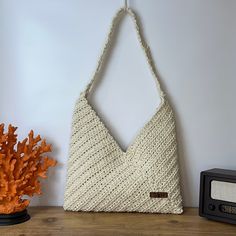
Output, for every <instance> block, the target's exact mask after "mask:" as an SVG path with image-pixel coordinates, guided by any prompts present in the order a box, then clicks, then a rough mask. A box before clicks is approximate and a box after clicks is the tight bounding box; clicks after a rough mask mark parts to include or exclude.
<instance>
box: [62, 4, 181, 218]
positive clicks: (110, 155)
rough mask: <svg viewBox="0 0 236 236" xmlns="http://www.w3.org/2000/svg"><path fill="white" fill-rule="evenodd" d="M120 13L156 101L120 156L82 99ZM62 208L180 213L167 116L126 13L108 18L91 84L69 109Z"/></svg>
mask: <svg viewBox="0 0 236 236" xmlns="http://www.w3.org/2000/svg"><path fill="white" fill-rule="evenodd" d="M126 14H128V15H129V16H130V17H131V18H132V20H133V22H134V25H135V28H136V31H137V36H138V39H139V42H140V45H141V47H142V49H143V51H144V55H145V56H146V58H147V62H148V65H149V66H150V69H151V72H152V74H153V76H154V78H155V81H156V83H157V89H158V91H159V94H160V100H161V102H160V105H159V106H158V108H157V110H156V112H155V114H154V115H153V117H152V118H151V119H150V120H149V121H148V122H147V123H146V124H145V125H144V127H143V128H142V129H141V131H140V132H139V134H138V135H137V136H136V138H135V140H134V141H133V143H132V144H131V145H130V146H129V147H128V149H127V151H123V150H122V149H121V148H120V147H119V145H118V143H117V142H116V141H115V139H114V138H113V136H112V135H111V134H110V132H109V131H108V129H107V127H106V126H105V124H104V123H103V122H102V121H101V119H100V118H99V116H98V115H97V113H96V112H95V110H94V109H93V107H92V106H91V105H90V104H89V102H88V99H87V96H88V93H89V92H90V90H91V87H92V85H93V83H94V81H95V80H96V78H97V77H98V73H99V72H100V69H101V65H102V63H103V61H104V58H105V54H106V52H107V50H108V49H109V46H110V44H111V39H112V35H113V33H114V30H115V27H116V26H117V24H118V22H119V19H120V18H121V17H123V16H124V15H126ZM64 209H65V210H70V211H95V212H98V211H106V212H150V213H174V214H180V213H182V211H183V210H182V197H181V193H180V181H179V166H178V158H177V142H176V130H175V119H174V115H173V111H172V109H171V107H170V105H169V103H168V101H167V98H166V96H164V93H163V91H162V89H161V87H160V84H159V81H158V76H157V73H156V71H155V68H154V64H153V62H152V58H151V53H150V50H149V47H148V46H147V44H146V43H145V41H144V38H143V36H142V34H141V30H140V26H139V24H138V21H137V17H136V15H135V13H134V12H133V11H132V10H131V9H130V8H121V9H120V10H119V11H118V12H117V13H116V15H115V17H114V18H113V21H112V24H111V28H110V32H109V34H108V37H107V41H106V44H105V47H104V49H103V51H102V54H101V56H100V58H99V61H98V66H97V69H96V71H95V74H94V76H93V79H92V81H91V82H90V83H89V84H88V85H87V88H86V89H85V91H84V92H82V93H81V94H80V97H79V98H78V100H77V102H76V105H75V109H74V113H73V121H72V133H71V142H70V151H69V160H68V169H67V182H66V190H65V196H64Z"/></svg>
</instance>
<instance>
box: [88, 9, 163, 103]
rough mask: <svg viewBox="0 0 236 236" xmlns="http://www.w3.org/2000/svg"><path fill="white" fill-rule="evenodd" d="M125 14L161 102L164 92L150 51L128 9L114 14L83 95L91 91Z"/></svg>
mask: <svg viewBox="0 0 236 236" xmlns="http://www.w3.org/2000/svg"><path fill="white" fill-rule="evenodd" d="M125 14H128V15H129V16H130V17H131V18H132V20H133V22H134V25H135V29H136V32H137V36H138V41H139V43H140V45H141V47H142V49H143V51H144V55H145V57H146V59H147V63H148V65H149V68H150V70H151V72H152V75H153V76H154V78H155V81H156V85H157V89H158V92H159V95H160V98H161V100H163V98H164V92H163V91H162V89H161V86H160V83H159V80H158V74H157V71H156V69H155V65H154V62H153V60H152V55H151V51H150V48H149V46H148V45H147V43H146V41H145V39H144V37H143V34H142V32H141V27H140V25H139V22H138V19H137V16H136V14H135V13H134V11H133V10H131V9H130V8H126V7H125V8H121V9H120V10H118V11H117V13H116V14H115V16H114V18H113V20H112V23H111V26H110V30H109V34H108V36H107V40H106V43H105V46H104V48H103V50H102V53H101V55H100V57H99V60H98V63H97V68H96V70H95V72H94V75H93V77H92V80H91V81H90V83H89V84H88V85H87V87H86V90H85V95H86V96H87V95H88V93H89V92H90V91H91V89H92V86H93V84H94V82H95V80H96V79H97V77H98V74H99V73H100V71H101V67H102V65H103V62H104V60H105V57H106V53H107V51H108V50H109V48H110V46H111V42H112V36H113V34H114V32H115V29H116V26H117V25H118V23H119V22H120V19H121V18H122V17H123V16H125Z"/></svg>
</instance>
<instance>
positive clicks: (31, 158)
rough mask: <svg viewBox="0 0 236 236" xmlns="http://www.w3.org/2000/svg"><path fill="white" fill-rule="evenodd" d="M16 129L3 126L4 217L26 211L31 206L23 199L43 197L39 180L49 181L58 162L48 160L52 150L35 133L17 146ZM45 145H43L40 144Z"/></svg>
mask: <svg viewBox="0 0 236 236" xmlns="http://www.w3.org/2000/svg"><path fill="white" fill-rule="evenodd" d="M16 129H17V128H16V127H13V126H12V125H9V126H8V132H7V133H4V124H0V214H10V213H15V212H19V211H22V210H24V209H25V208H26V207H27V206H28V205H29V203H30V201H29V200H27V199H22V196H23V195H28V196H33V195H34V194H41V184H40V181H39V180H38V178H39V177H41V178H46V177H47V176H46V172H47V169H48V168H49V167H52V166H55V165H56V161H55V160H53V159H51V158H49V157H48V156H44V155H43V154H44V153H46V152H51V146H50V145H48V144H47V143H46V141H45V140H42V141H41V138H40V136H39V135H38V136H36V137H34V132H33V131H32V130H31V131H30V133H29V135H28V138H26V139H24V140H23V141H22V142H17V135H16V134H15V131H16ZM40 141H41V143H39V142H40Z"/></svg>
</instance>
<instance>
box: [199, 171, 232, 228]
mask: <svg viewBox="0 0 236 236" xmlns="http://www.w3.org/2000/svg"><path fill="white" fill-rule="evenodd" d="M199 215H200V216H202V217H206V218H208V219H210V220H217V221H222V222H226V223H231V224H236V171H235V170H224V169H217V168H215V169H211V170H206V171H202V172H201V177H200V199H199Z"/></svg>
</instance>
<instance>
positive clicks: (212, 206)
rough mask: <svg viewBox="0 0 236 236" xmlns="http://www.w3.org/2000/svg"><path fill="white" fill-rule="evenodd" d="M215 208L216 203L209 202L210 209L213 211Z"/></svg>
mask: <svg viewBox="0 0 236 236" xmlns="http://www.w3.org/2000/svg"><path fill="white" fill-rule="evenodd" d="M215 208H216V207H215V205H213V204H209V205H208V209H209V210H211V211H214V210H215Z"/></svg>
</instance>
